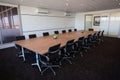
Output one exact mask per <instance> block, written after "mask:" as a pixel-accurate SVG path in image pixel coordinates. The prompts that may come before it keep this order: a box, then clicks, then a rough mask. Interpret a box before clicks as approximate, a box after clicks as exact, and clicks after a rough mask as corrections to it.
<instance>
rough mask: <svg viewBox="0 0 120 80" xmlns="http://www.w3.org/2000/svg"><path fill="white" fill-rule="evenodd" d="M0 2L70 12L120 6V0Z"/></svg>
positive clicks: (17, 0) (3, 0)
mask: <svg viewBox="0 0 120 80" xmlns="http://www.w3.org/2000/svg"><path fill="white" fill-rule="evenodd" d="M0 2H2V3H9V4H15V5H18V4H20V5H23V6H31V7H40V8H46V9H52V10H59V11H68V12H88V11H99V10H107V9H117V8H120V0H0Z"/></svg>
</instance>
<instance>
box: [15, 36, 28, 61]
mask: <svg viewBox="0 0 120 80" xmlns="http://www.w3.org/2000/svg"><path fill="white" fill-rule="evenodd" d="M19 40H25V36H16V41H19ZM15 48H16V49H17V51H18V54H17V56H18V57H23V60H25V56H24V54H22V47H21V46H19V45H17V44H15ZM23 49H24V52H25V53H26V52H27V51H26V49H25V48H23Z"/></svg>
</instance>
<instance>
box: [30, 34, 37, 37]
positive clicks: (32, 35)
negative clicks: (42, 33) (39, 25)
mask: <svg viewBox="0 0 120 80" xmlns="http://www.w3.org/2000/svg"><path fill="white" fill-rule="evenodd" d="M36 37H37V36H36V34H30V35H29V38H36Z"/></svg>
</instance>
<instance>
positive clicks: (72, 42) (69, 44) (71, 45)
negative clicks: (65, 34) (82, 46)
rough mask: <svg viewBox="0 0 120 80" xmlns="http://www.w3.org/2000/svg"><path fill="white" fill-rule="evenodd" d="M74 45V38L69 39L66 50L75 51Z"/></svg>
mask: <svg viewBox="0 0 120 80" xmlns="http://www.w3.org/2000/svg"><path fill="white" fill-rule="evenodd" d="M73 46H74V39H72V40H69V41H67V43H66V46H65V47H66V52H71V51H73V48H74V47H73Z"/></svg>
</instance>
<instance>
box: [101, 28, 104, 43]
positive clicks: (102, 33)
mask: <svg viewBox="0 0 120 80" xmlns="http://www.w3.org/2000/svg"><path fill="white" fill-rule="evenodd" d="M103 36H104V30H103V31H101V33H100V42H103V39H102V38H103Z"/></svg>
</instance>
